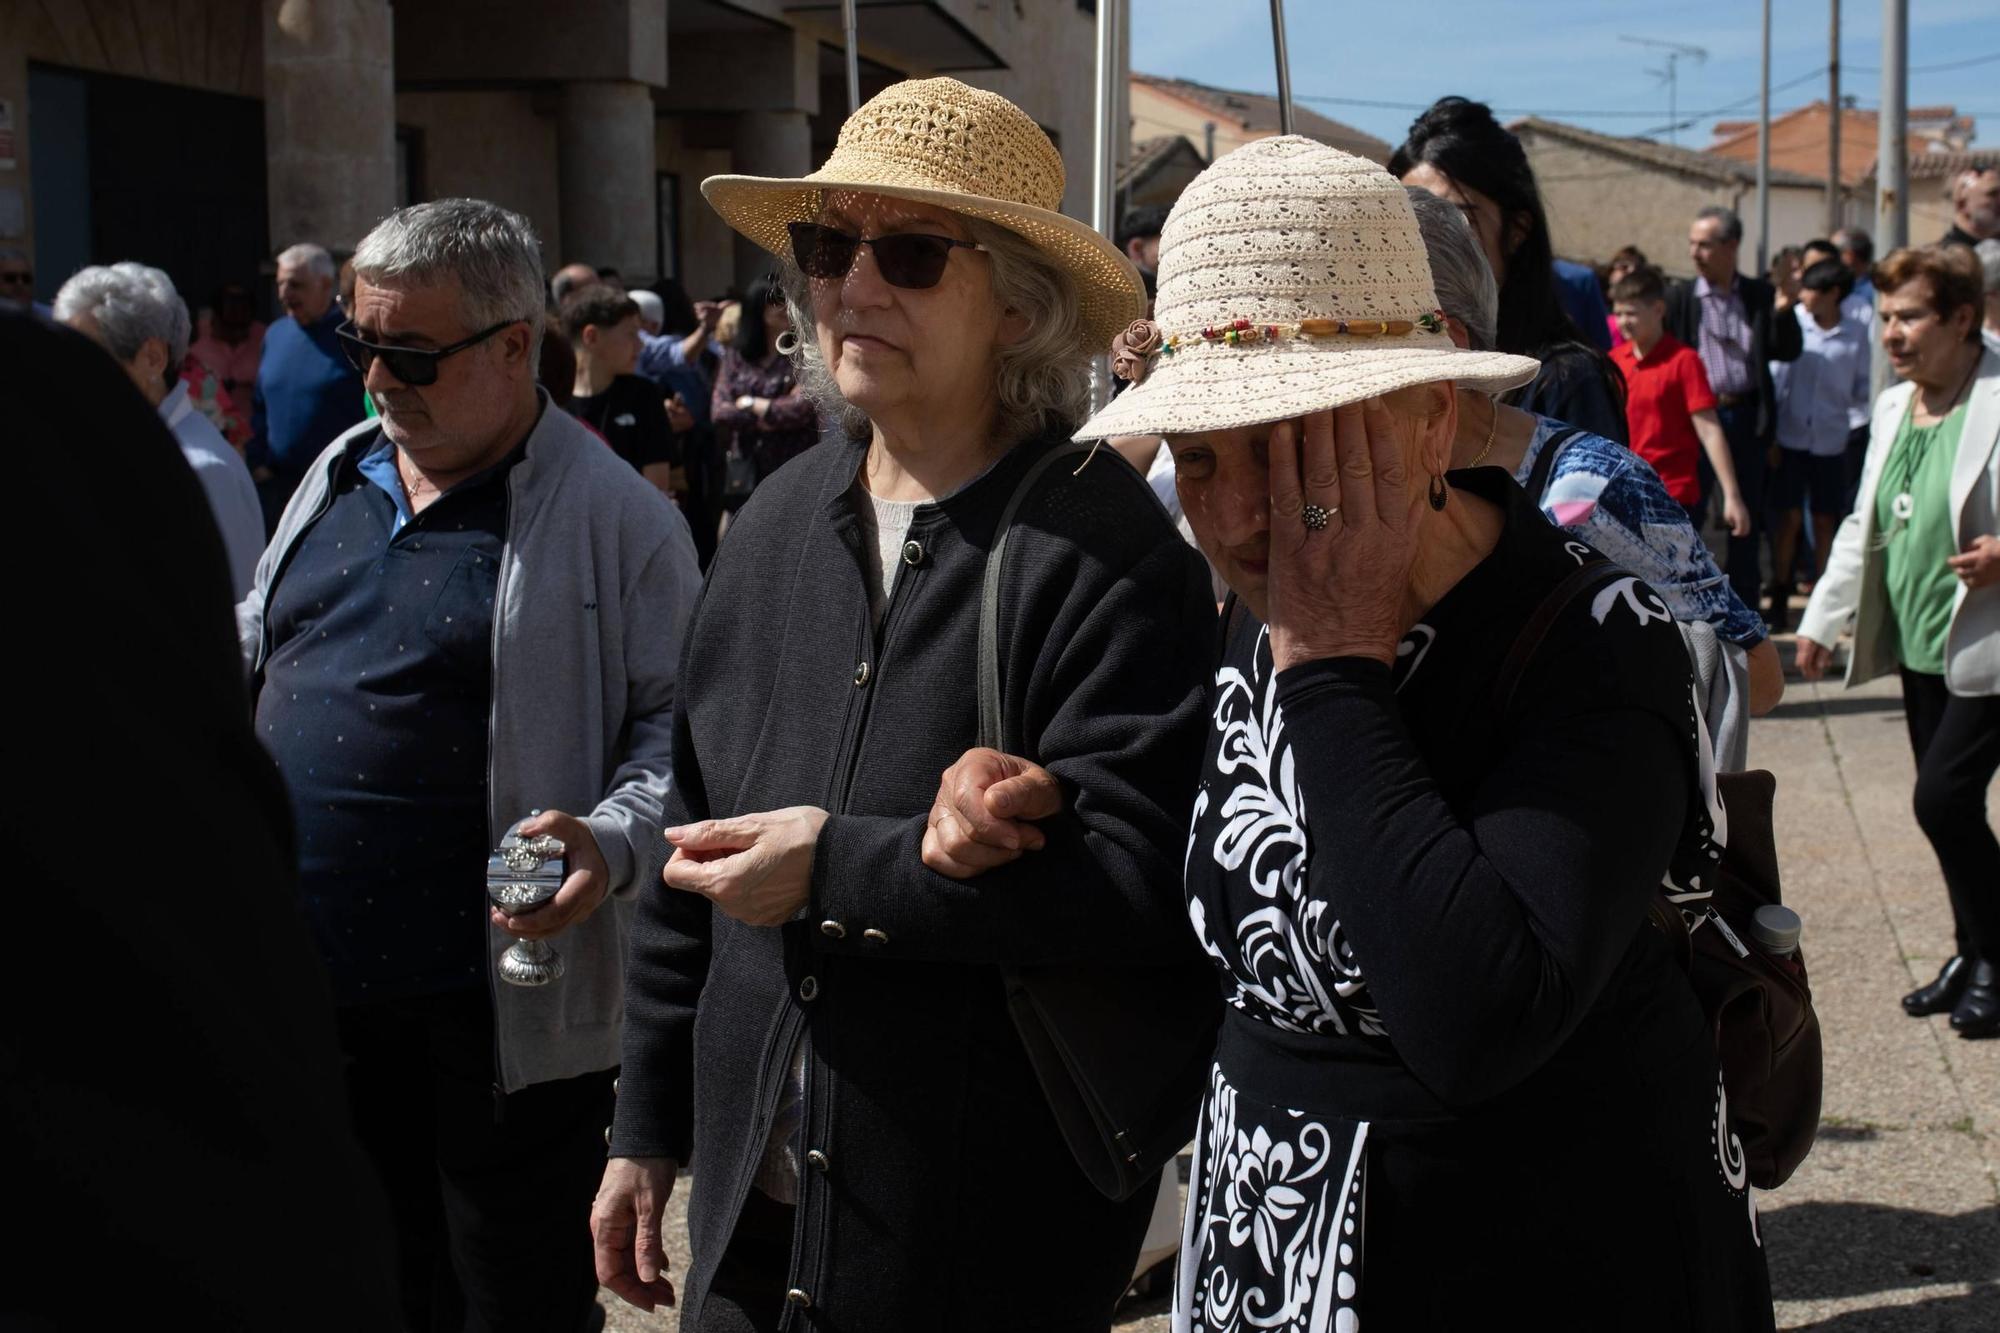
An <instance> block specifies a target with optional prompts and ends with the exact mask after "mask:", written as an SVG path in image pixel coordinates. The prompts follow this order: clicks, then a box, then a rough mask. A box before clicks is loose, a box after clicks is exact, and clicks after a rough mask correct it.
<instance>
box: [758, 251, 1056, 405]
mask: <svg viewBox="0 0 2000 1333" xmlns="http://www.w3.org/2000/svg"><path fill="white" fill-rule="evenodd" d="M962 220H963V221H964V223H965V226H966V230H967V231H969V232H970V233H971V234H972V239H973V240H974V241H976V242H978V243H979V244H980V245H982V246H984V247H985V248H986V257H987V259H988V260H989V261H990V264H991V267H992V271H993V298H994V300H995V301H996V302H997V303H998V304H999V306H1000V308H1001V309H1002V310H1007V311H1011V312H1013V313H1014V314H1017V315H1020V316H1021V317H1022V318H1023V319H1024V320H1026V322H1027V325H1028V333H1027V336H1026V337H1024V338H1023V339H1021V341H1020V342H1017V343H1013V344H1011V345H1009V346H1006V347H1001V348H998V349H996V350H995V354H994V389H995V393H996V396H997V397H998V398H999V400H1000V421H999V433H1000V439H1001V440H1002V441H1003V442H1005V443H1006V444H1009V445H1014V444H1018V443H1020V442H1021V441H1022V440H1025V439H1027V438H1028V437H1030V436H1031V435H1034V434H1035V433H1036V432H1038V431H1041V430H1043V429H1045V428H1046V427H1047V426H1048V425H1049V424H1050V423H1051V422H1060V423H1063V424H1064V425H1065V426H1066V427H1071V428H1073V427H1074V426H1076V425H1077V424H1078V423H1079V422H1081V421H1082V420H1083V418H1084V415H1085V414H1086V413H1087V412H1088V411H1089V408H1090V360H1089V357H1088V356H1087V355H1086V354H1085V352H1084V332H1083V315H1082V313H1081V304H1080V302H1079V301H1078V299H1077V290H1076V283H1075V281H1074V280H1073V279H1072V278H1071V277H1070V276H1069V274H1068V273H1066V272H1064V271H1063V270H1062V269H1060V268H1057V267H1056V266H1055V265H1054V264H1052V263H1050V262H1049V260H1048V258H1047V257H1046V256H1045V255H1043V253H1042V252H1041V251H1040V250H1039V249H1037V248H1036V247H1035V246H1034V244H1033V243H1031V242H1030V241H1028V240H1026V239H1025V238H1023V237H1022V236H1021V235H1019V234H1018V233H1016V232H1013V231H1009V230H1008V229H1007V228H1005V227H1002V226H1000V225H999V224H997V223H992V222H986V221H983V220H981V219H979V218H971V217H968V218H963V219H962ZM782 281H783V285H784V289H785V303H786V305H788V306H789V307H790V308H791V315H792V327H793V328H794V329H799V330H804V331H805V332H804V333H802V334H801V335H800V336H799V344H798V347H797V349H796V350H795V351H794V352H793V353H792V364H793V366H795V367H796V368H797V371H798V378H799V388H800V389H801V390H802V391H803V392H804V393H805V395H806V396H807V397H808V398H810V399H811V400H812V402H813V404H814V405H815V406H816V407H818V408H819V412H820V419H821V420H822V421H834V422H838V423H839V424H840V428H841V431H842V432H843V433H844V434H845V435H846V436H847V438H848V439H850V440H857V441H859V440H865V439H867V438H868V437H869V435H870V434H871V433H872V430H873V427H872V426H871V424H870V423H869V420H868V415H867V413H865V412H863V411H862V410H861V409H860V408H858V407H856V406H854V404H852V403H850V402H848V401H847V399H845V398H843V397H842V396H841V393H840V386H839V385H838V384H836V383H835V382H834V378H833V371H832V370H831V369H830V368H829V367H828V366H827V364H826V357H825V356H824V355H823V354H822V353H821V352H820V348H819V344H818V341H817V340H816V339H814V338H813V337H812V336H811V330H812V327H813V313H812V288H811V284H810V282H809V281H808V280H807V278H806V277H805V275H804V274H802V273H800V272H799V271H798V269H797V268H795V267H793V266H792V265H791V264H789V263H788V264H786V265H785V266H784V272H783V279H782Z"/></svg>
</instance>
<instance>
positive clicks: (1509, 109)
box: [1260, 65, 1826, 122]
mask: <svg viewBox="0 0 2000 1333" xmlns="http://www.w3.org/2000/svg"><path fill="white" fill-rule="evenodd" d="M1824 73H1826V66H1824V65H1821V66H1820V67H1819V68H1818V69H1812V70H1807V71H1806V72H1805V73H1804V74H1801V75H1799V76H1798V77H1797V78H1795V79H1787V80H1785V81H1784V82H1783V83H1777V84H1773V85H1771V91H1772V92H1778V91H1781V90H1783V89H1786V88H1794V87H1797V86H1798V85H1799V84H1801V83H1805V82H1807V81H1808V80H1811V79H1816V78H1818V77H1819V76H1820V75H1822V74H1824ZM1268 95H1269V94H1260V96H1268ZM1292 98H1293V100H1294V101H1298V102H1320V103H1324V104H1325V105H1327V106H1358V107H1369V108H1372V109H1375V110H1378V111H1428V110H1430V109H1431V106H1432V104H1431V103H1429V102H1384V101H1378V100H1376V99H1373V98H1367V97H1333V96H1329V95H1327V94H1325V93H1294V94H1292ZM1756 100H1757V94H1756V93H1751V94H1750V95H1749V96H1747V97H1739V98H1737V99H1736V100H1735V101H1734V102H1730V103H1728V104H1726V105H1724V106H1718V107H1711V108H1710V109H1708V110H1706V111H1690V112H1688V113H1687V114H1686V115H1685V116H1684V117H1682V119H1683V121H1685V122H1693V121H1697V120H1707V119H1708V118H1709V117H1711V116H1719V115H1722V114H1724V113H1725V112H1729V111H1736V110H1740V109H1741V108H1743V107H1744V106H1747V105H1748V104H1749V103H1751V102H1754V101H1756ZM1492 111H1493V114H1494V115H1496V116H1548V117H1557V116H1585V117H1589V118H1591V119H1594V120H1605V119H1613V118H1617V119H1631V120H1648V119H1651V118H1652V117H1654V116H1657V115H1659V114H1660V112H1659V108H1657V107H1655V108H1654V109H1652V110H1651V111H1633V110H1630V109H1625V108H1620V109H1617V110H1612V109H1594V110H1592V109H1584V108H1580V107H1540V108H1537V107H1521V106H1496V107H1493V108H1492Z"/></svg>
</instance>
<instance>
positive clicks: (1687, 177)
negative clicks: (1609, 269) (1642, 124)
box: [1509, 118, 1874, 278]
mask: <svg viewBox="0 0 2000 1333" xmlns="http://www.w3.org/2000/svg"><path fill="white" fill-rule="evenodd" d="M1509 128H1510V129H1512V130H1513V132H1514V133H1515V134H1516V135H1517V136H1518V137H1519V138H1520V140H1521V145H1522V147H1523V148H1525V149H1526V150H1527V153H1528V162H1529V164H1530V165H1531V166H1533V167H1534V169H1535V180H1536V183H1537V184H1538V185H1540V186H1541V191H1542V203H1543V206H1544V207H1545V208H1546V209H1547V211H1548V217H1549V233H1550V239H1551V241H1552V242H1553V244H1554V246H1555V252H1556V254H1557V256H1558V257H1559V258H1563V259H1571V260H1575V261H1576V262H1578V263H1581V264H1592V265H1601V264H1603V263H1604V262H1605V261H1606V260H1608V259H1610V257H1611V256H1612V255H1613V254H1615V253H1616V252H1617V251H1618V249H1619V248H1620V247H1621V246H1626V245H1636V246H1638V247H1639V249H1640V250H1641V251H1643V252H1644V253H1645V255H1646V257H1647V258H1648V259H1649V260H1651V261H1652V262H1653V263H1654V264H1656V265H1658V266H1659V268H1660V269H1661V271H1662V272H1664V273H1666V274H1667V275H1668V276H1669V277H1677V278H1686V277H1692V276H1693V275H1694V263H1693V261H1692V260H1691V259H1690V258H1689V256H1688V244H1687V237H1688V224H1689V223H1691V222H1693V221H1694V215H1695V214H1696V213H1697V212H1698V211H1700V210H1701V209H1702V208H1703V207H1705V206H1707V205H1709V204H1720V205H1722V206H1723V207H1725V208H1731V209H1734V210H1735V211H1736V213H1737V215H1738V216H1739V217H1741V218H1742V219H1743V247H1742V251H1741V255H1742V258H1741V260H1740V261H1739V267H1740V268H1742V270H1743V271H1745V272H1748V271H1749V270H1750V269H1751V268H1752V267H1754V266H1755V264H1756V256H1757V169H1756V167H1755V165H1754V164H1749V165H1746V164H1745V163H1742V162H1737V161H1733V160H1731V159H1729V158H1725V157H1717V156H1715V155H1713V154H1709V153H1700V152H1696V151H1694V150H1693V149H1689V148H1677V147H1674V146H1672V145H1669V144H1661V143H1653V142H1651V141H1649V140H1644V139H1625V138H1619V137H1617V136H1614V135H1609V134H1599V133H1597V132H1596V131H1594V130H1586V129H1581V128H1579V127H1577V126H1574V125H1564V124H1560V123H1557V122H1555V121H1548V120H1542V119H1539V118H1530V119H1527V120H1522V121H1517V122H1515V123H1514V124H1513V125H1511V126H1509ZM1844 207H1845V209H1846V221H1847V222H1848V223H1850V224H1853V225H1859V226H1873V225H1874V224H1873V221H1872V218H1871V216H1870V210H1871V209H1872V207H1873V205H1872V202H1871V201H1865V200H1863V199H1862V198H1860V197H1859V196H1854V197H1850V198H1849V199H1848V200H1847V201H1846V203H1845V205H1844ZM1825 234H1826V183H1825V181H1824V180H1823V179H1821V178H1819V177H1815V176H1807V175H1804V174H1802V173H1799V172H1795V171H1785V170H1781V169H1779V168H1777V167H1773V168H1772V169H1771V249H1772V251H1774V252H1775V251H1776V250H1777V249H1778V248H1779V247H1781V246H1785V245H1795V244H1798V243H1799V242H1802V241H1806V240H1809V239H1811V238H1812V237H1815V236H1823V235H1825Z"/></svg>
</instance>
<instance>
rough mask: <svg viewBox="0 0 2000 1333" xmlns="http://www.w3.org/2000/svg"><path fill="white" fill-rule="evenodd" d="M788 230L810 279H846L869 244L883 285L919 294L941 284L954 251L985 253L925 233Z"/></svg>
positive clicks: (810, 225) (795, 257)
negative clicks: (862, 249) (856, 257)
mask: <svg viewBox="0 0 2000 1333" xmlns="http://www.w3.org/2000/svg"><path fill="white" fill-rule="evenodd" d="M787 229H788V230H789V231H790V232H791V233H792V262H794V263H796V264H797V265H798V266H799V271H800V272H802V273H804V274H805V275H806V276H807V277H809V278H824V279H837V278H844V277H846V276H847V271H848V270H849V269H851V268H853V267H854V257H855V256H856V255H858V254H860V253H861V247H862V246H864V245H865V246H867V247H868V248H869V249H871V250H873V251H874V252H875V267H876V269H877V270H878V271H879V272H880V273H881V274H882V281H884V282H886V283H888V284H889V285H890V286H891V287H908V288H913V289H916V290H919V291H921V290H922V289H923V288H925V287H935V286H937V285H938V280H939V279H940V278H942V277H944V266H945V265H946V264H948V263H950V262H951V252H952V251H953V250H958V249H966V250H984V249H985V248H986V247H985V246H983V245H980V244H978V243H976V242H973V241H961V240H958V239H956V238H954V237H951V236H931V235H927V234H925V233H923V232H899V233H897V234H895V235H893V236H850V235H848V234H847V233H846V232H844V231H836V230H835V229H834V228H832V227H823V226H821V225H820V224H819V223H817V222H794V223H791V224H789V227H788V228H787Z"/></svg>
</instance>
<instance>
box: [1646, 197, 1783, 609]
mask: <svg viewBox="0 0 2000 1333" xmlns="http://www.w3.org/2000/svg"><path fill="white" fill-rule="evenodd" d="M1742 244H1743V220H1742V219H1741V218H1739V217H1737V216H1736V214H1735V213H1733V212H1731V211H1730V210H1729V209H1726V208H1722V207H1720V206H1711V207H1708V208H1704V209H1702V210H1701V211H1700V212H1699V213H1697V214H1695V218H1694V223H1693V225H1692V226H1690V227H1689V228H1688V254H1689V256H1690V257H1691V258H1692V259H1693V260H1694V267H1695V274H1696V276H1695V279H1694V281H1693V282H1677V283H1675V284H1674V285H1673V286H1672V287H1671V288H1670V289H1669V290H1668V292H1667V331H1668V332H1669V333H1671V334H1673V335H1674V337H1676V338H1678V339H1680V340H1681V341H1682V342H1684V343H1686V344H1687V345H1688V346H1689V347H1692V348H1694V349H1695V351H1696V353H1697V354H1698V355H1699V356H1700V357H1701V364H1702V368H1703V369H1704V370H1706V371H1707V372H1708V382H1709V387H1710V388H1712V389H1713V390H1714V391H1715V401H1716V415H1717V416H1719V417H1720V418H1721V419H1722V432H1723V434H1724V435H1726V436H1727V437H1728V439H1729V452H1730V455H1731V456H1732V458H1733V459H1734V460H1735V463H1736V481H1737V485H1738V486H1739V487H1740V488H1741V490H1742V493H1743V503H1744V507H1745V508H1747V509H1749V511H1750V531H1749V533H1748V534H1747V535H1746V536H1742V537H1736V536H1731V537H1730V539H1729V557H1728V562H1727V563H1728V569H1729V582H1730V586H1732V587H1733V588H1735V590H1736V595H1737V596H1738V597H1740V598H1742V599H1743V602H1744V604H1745V605H1746V606H1756V605H1757V604H1758V585H1759V584H1760V583H1761V582H1762V575H1761V568H1760V561H1761V558H1762V557H1761V551H1762V549H1763V539H1764V530H1765V526H1766V525H1765V521H1764V481H1765V473H1766V471H1767V465H1766V454H1767V452H1768V450H1769V449H1770V447H1771V444H1772V442H1773V441H1774V440H1775V439H1776V433H1777V424H1778V413H1777V394H1776V392H1775V391H1774V389H1773V388H1772V384H1771V362H1773V361H1796V360H1797V359H1798V357H1799V353H1800V352H1801V351H1802V350H1803V349H1804V346H1805V340H1804V336H1803V334H1802V333H1801V332H1800V329H1799V321H1798V318H1797V316H1795V315H1794V314H1793V313H1792V303H1793V301H1794V300H1795V299H1796V297H1797V292H1796V291H1785V290H1782V289H1780V288H1777V287H1774V286H1773V285H1772V284H1771V283H1769V282H1767V281H1765V280H1764V279H1763V278H1747V277H1744V276H1743V275H1742V274H1740V273H1738V272H1737V271H1736V258H1737V252H1738V251H1739V250H1740V249H1741V248H1742ZM1710 484H1711V478H1710V476H1709V475H1708V470H1707V469H1706V468H1705V467H1704V468H1703V470H1702V495H1703V496H1704V498H1705V497H1706V496H1707V494H1708V491H1709V487H1710Z"/></svg>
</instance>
